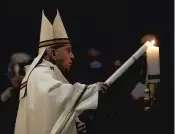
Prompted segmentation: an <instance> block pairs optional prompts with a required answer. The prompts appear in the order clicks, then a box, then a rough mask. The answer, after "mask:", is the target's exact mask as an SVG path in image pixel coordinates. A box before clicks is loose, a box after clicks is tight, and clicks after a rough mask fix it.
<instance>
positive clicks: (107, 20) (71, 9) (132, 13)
mask: <svg viewBox="0 0 175 134" xmlns="http://www.w3.org/2000/svg"><path fill="white" fill-rule="evenodd" d="M168 2H169V3H168ZM43 8H44V9H45V14H46V16H47V17H48V18H49V20H50V21H52V20H53V18H54V16H55V14H56V10H55V8H58V9H59V11H60V15H61V16H62V20H63V22H64V25H65V27H66V30H67V33H68V36H69V38H70V40H71V42H72V48H73V52H74V55H75V57H76V60H75V63H74V65H73V68H72V70H71V73H70V74H71V75H70V76H71V78H70V80H71V81H72V82H76V81H79V82H82V83H86V84H90V83H94V82H97V81H104V80H106V79H107V78H108V77H109V76H110V75H111V74H112V73H113V71H114V67H113V62H114V60H116V59H119V60H121V62H122V63H123V62H125V61H126V60H127V59H128V58H129V57H130V56H131V55H132V54H133V53H134V52H135V51H137V49H138V48H139V47H140V46H141V43H140V39H141V37H142V36H144V35H145V34H154V35H156V36H157V38H158V39H159V40H160V44H159V46H160V67H161V68H160V69H161V84H160V89H159V90H158V93H157V94H158V96H157V103H156V106H155V108H154V110H153V111H152V112H149V113H146V114H145V113H144V112H142V111H139V110H135V109H137V108H135V107H134V108H133V105H132V103H133V102H132V101H131V98H130V97H129V94H130V92H131V90H132V89H133V88H134V86H135V85H136V84H137V82H138V81H140V80H141V79H142V77H143V76H141V75H140V71H141V69H142V67H143V65H142V60H143V57H141V58H140V59H139V60H138V61H137V62H136V63H135V64H134V65H132V66H131V68H130V69H129V70H128V71H127V72H126V73H125V74H124V75H123V76H122V78H120V79H119V80H118V81H116V82H115V83H114V85H115V86H113V88H111V91H110V92H109V93H108V94H107V95H106V96H105V97H104V98H102V99H101V100H100V106H99V108H98V110H97V111H96V113H94V112H90V113H88V114H89V115H91V114H94V115H96V116H95V117H96V118H95V121H94V126H96V127H95V128H96V129H97V130H96V131H97V132H99V133H100V131H101V133H102V131H103V132H104V133H112V131H113V133H119V132H120V131H122V133H125V131H126V130H129V131H130V132H135V133H136V132H141V133H143V132H150V131H151V132H152V131H153V132H154V133H158V132H159V131H160V132H161V131H162V130H166V133H168V134H169V133H170V132H173V131H172V129H173V113H174V111H173V105H174V104H173V94H174V91H173V66H174V65H173V50H174V49H173V41H174V38H173V28H174V27H173V24H174V20H173V15H174V14H173V1H172V2H171V1H165V0H162V1H158V0H147V1H129V0H128V1H126V0H118V1H115V2H111V1H105V2H97V3H94V2H85V1H81V2H78V1H76V2H71V3H70V1H69V2H68V1H65V2H54V3H51V2H44V3H40V4H38V5H37V4H36V3H27V2H22V3H21V2H20V3H17V2H16V1H14V2H10V3H8V5H6V8H4V10H3V11H2V15H1V19H0V20H1V21H0V29H1V31H0V35H1V45H0V50H2V51H1V53H0V58H1V69H0V78H1V81H2V84H1V89H2V91H3V90H4V89H5V88H6V86H7V79H5V76H4V73H6V72H7V65H8V62H9V59H10V56H11V54H12V53H14V52H19V51H24V52H27V53H29V54H31V55H32V56H33V57H35V56H36V54H37V43H38V42H39V33H40V23H41V10H42V9H43ZM90 48H96V49H98V50H99V51H101V53H102V55H101V56H100V57H99V59H98V60H100V61H101V62H102V65H103V66H102V68H101V69H97V70H94V69H91V68H89V63H90V61H92V60H93V59H92V58H90V57H89V56H88V50H89V49H90ZM133 111H134V112H133ZM4 113H5V116H3V117H4V119H3V121H2V120H1V119H0V120H1V122H3V123H2V125H1V126H3V124H4V121H8V119H9V118H10V115H11V114H12V113H13V111H8V110H6V111H5V112H4ZM85 114H87V113H85ZM1 118H2V117H1ZM82 118H83V117H82ZM85 120H86V119H85ZM90 124H91V125H92V122H91V123H90ZM167 124H168V125H167ZM91 125H90V126H91ZM150 125H151V127H150ZM1 126H0V127H1ZM2 128H3V129H2ZM138 128H140V129H138ZM1 130H2V131H3V132H0V133H3V134H6V133H7V132H4V131H5V130H6V128H5V127H4V126H3V127H1ZM147 130H149V131H147ZM93 131H95V129H94V128H93ZM106 131H107V132H106ZM120 133H121V132H120Z"/></svg>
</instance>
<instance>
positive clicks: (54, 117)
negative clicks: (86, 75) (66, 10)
mask: <svg viewBox="0 0 175 134" xmlns="http://www.w3.org/2000/svg"><path fill="white" fill-rule="evenodd" d="M73 58H74V55H73V54H72V51H71V45H70V41H69V39H68V37H67V34H66V31H65V29H64V25H63V23H62V20H61V17H60V15H59V12H58V11H57V15H56V17H55V20H54V22H53V25H52V24H51V23H50V22H49V21H48V19H47V18H46V16H45V15H44V12H43V13H42V23H41V33H40V44H39V54H38V56H37V57H36V58H35V59H34V61H33V62H32V64H31V65H30V67H29V69H28V71H27V72H26V75H25V77H24V79H23V81H22V84H21V91H20V97H19V99H20V104H19V109H18V115H17V121H16V126H15V134H63V133H64V134H76V133H77V130H76V123H75V120H76V119H77V117H78V116H79V115H80V114H81V113H82V112H83V111H84V110H87V109H95V108H97V104H98V92H99V91H105V90H106V89H107V87H108V85H106V84H104V83H95V84H92V85H89V86H86V85H85V84H80V83H78V82H77V83H75V84H73V85H72V84H70V83H69V82H68V81H67V79H66V78H65V77H64V75H63V72H66V71H69V69H70V66H71V64H72V60H73Z"/></svg>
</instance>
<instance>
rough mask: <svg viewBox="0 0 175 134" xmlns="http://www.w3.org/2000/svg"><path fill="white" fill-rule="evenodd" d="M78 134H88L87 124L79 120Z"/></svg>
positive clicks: (77, 122)
mask: <svg viewBox="0 0 175 134" xmlns="http://www.w3.org/2000/svg"><path fill="white" fill-rule="evenodd" d="M76 124H77V131H78V134H86V133H87V131H86V124H85V123H84V122H82V121H80V120H79V119H77V120H76Z"/></svg>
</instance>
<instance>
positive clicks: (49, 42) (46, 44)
mask: <svg viewBox="0 0 175 134" xmlns="http://www.w3.org/2000/svg"><path fill="white" fill-rule="evenodd" d="M66 44H70V41H69V39H68V38H57V39H53V40H47V41H43V42H40V44H39V48H41V47H49V46H57V45H58V46H64V45H66Z"/></svg>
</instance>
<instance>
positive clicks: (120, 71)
mask: <svg viewBox="0 0 175 134" xmlns="http://www.w3.org/2000/svg"><path fill="white" fill-rule="evenodd" d="M151 45H152V44H151V43H150V42H149V41H147V42H146V43H145V44H144V45H143V46H142V47H140V49H139V50H137V51H136V52H135V53H134V54H133V55H132V56H131V57H130V58H129V59H128V60H127V61H126V62H125V63H124V64H123V65H122V66H121V67H120V68H119V69H118V70H116V71H115V72H114V73H113V74H112V75H111V76H110V77H109V78H108V79H107V80H106V81H105V83H107V84H109V85H111V84H112V83H113V82H114V81H115V80H116V79H117V78H119V77H120V76H121V75H122V74H123V73H124V72H125V71H126V70H127V69H128V68H129V67H130V66H131V65H132V64H133V63H134V62H135V61H136V60H137V59H138V58H139V57H140V56H141V55H142V54H143V53H144V52H145V51H146V50H147V49H148V47H149V46H151Z"/></svg>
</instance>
